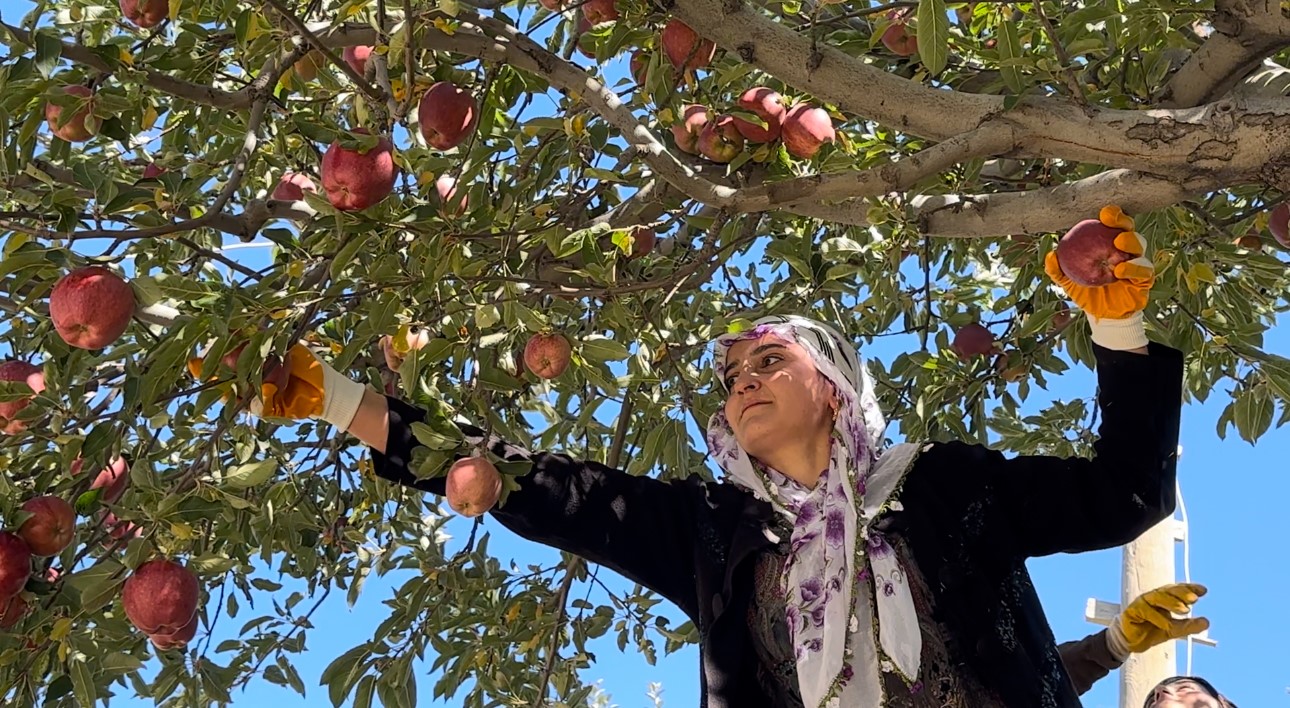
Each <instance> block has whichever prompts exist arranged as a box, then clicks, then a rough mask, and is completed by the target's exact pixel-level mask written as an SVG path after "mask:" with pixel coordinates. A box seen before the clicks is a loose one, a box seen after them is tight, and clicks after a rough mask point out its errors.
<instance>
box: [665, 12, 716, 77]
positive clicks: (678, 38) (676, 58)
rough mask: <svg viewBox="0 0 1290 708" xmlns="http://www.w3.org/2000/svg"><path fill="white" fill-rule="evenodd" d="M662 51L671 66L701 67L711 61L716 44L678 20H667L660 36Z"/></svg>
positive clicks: (680, 67) (714, 54) (683, 67)
mask: <svg viewBox="0 0 1290 708" xmlns="http://www.w3.org/2000/svg"><path fill="white" fill-rule="evenodd" d="M660 43H661V44H662V45H663V53H664V54H666V55H667V60H668V61H670V62H672V66H674V67H676V68H677V69H680V70H682V71H685V70H694V69H702V68H703V67H705V66H707V65H709V64H711V63H712V58H713V57H714V56H716V53H717V45H716V44H714V43H713V42H712V41H711V40H707V39H703V38H702V37H700V36H699V35H698V33H697V32H695V31H694V30H692V29H690V26H689V25H687V24H685V23H684V22H682V21H680V20H668V23H667V24H666V25H665V26H664V27H663V34H662V36H661V38H660Z"/></svg>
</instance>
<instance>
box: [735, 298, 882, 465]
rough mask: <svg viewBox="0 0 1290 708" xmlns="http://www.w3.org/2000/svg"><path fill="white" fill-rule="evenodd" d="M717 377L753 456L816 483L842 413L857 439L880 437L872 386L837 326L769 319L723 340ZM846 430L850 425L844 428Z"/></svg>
mask: <svg viewBox="0 0 1290 708" xmlns="http://www.w3.org/2000/svg"><path fill="white" fill-rule="evenodd" d="M716 354H717V357H716V365H717V374H718V376H719V377H720V380H721V384H722V386H723V387H724V389H725V391H726V402H725V406H724V407H723V410H722V414H723V415H724V419H725V423H726V425H728V426H729V429H730V431H731V432H732V433H733V435H734V439H735V441H736V442H737V443H738V445H739V447H741V448H742V449H743V450H744V452H746V453H747V454H748V456H749V457H750V458H752V459H754V460H756V461H757V462H760V463H761V464H763V465H765V466H767V467H770V468H772V469H775V470H777V471H779V472H780V473H782V474H784V475H785V476H787V477H789V478H791V479H793V480H795V481H797V482H798V483H800V484H803V485H804V486H807V487H811V486H814V484H815V482H816V481H817V479H818V477H819V475H820V473H821V472H822V471H823V470H824V469H826V468H827V467H828V464H829V449H830V440H831V435H832V433H833V431H834V429H835V428H836V427H839V426H838V425H837V423H838V417H839V415H846V416H849V417H851V418H860V419H861V420H858V421H856V422H855V430H856V437H857V438H859V437H864V438H865V439H864V440H859V439H857V441H856V442H857V443H858V444H862V445H872V444H873V443H875V442H876V441H875V440H873V439H872V437H873V435H872V434H873V432H874V431H875V429H876V431H877V434H878V435H881V429H882V427H883V424H882V418H881V414H880V413H879V412H878V411H877V405H876V402H875V401H873V397H872V390H871V389H872V385H871V384H870V383H869V382H868V378H867V375H866V374H865V373H864V372H863V370H862V367H861V364H860V362H859V359H858V357H857V355H856V351H855V349H854V347H853V345H852V344H851V343H850V342H848V341H847V340H846V339H845V338H844V337H843V336H842V335H841V334H840V333H838V332H837V331H836V330H835V329H833V328H832V327H830V326H828V325H825V324H822V323H819V322H816V321H814V320H808V319H805V318H799V317H792V316H789V317H765V318H762V319H760V320H758V321H757V323H756V325H755V326H754V327H753V328H752V329H750V330H747V331H744V332H740V333H738V334H734V335H728V336H724V337H721V338H719V340H718V343H717V352H716ZM843 427H845V426H843Z"/></svg>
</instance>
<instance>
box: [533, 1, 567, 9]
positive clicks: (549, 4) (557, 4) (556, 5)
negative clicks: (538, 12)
mask: <svg viewBox="0 0 1290 708" xmlns="http://www.w3.org/2000/svg"><path fill="white" fill-rule="evenodd" d="M538 1H539V2H541V3H542V7H545V8H546V9H548V10H550V11H551V12H559V11H561V10H563V9H564V0H538Z"/></svg>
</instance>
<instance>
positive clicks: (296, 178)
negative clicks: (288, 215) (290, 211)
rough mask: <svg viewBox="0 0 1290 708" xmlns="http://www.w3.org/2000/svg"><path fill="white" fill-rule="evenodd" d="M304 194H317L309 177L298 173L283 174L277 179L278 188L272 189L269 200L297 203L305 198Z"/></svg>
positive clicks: (315, 186)
mask: <svg viewBox="0 0 1290 708" xmlns="http://www.w3.org/2000/svg"><path fill="white" fill-rule="evenodd" d="M305 192H314V193H317V192H318V186H317V185H315V184H314V181H313V180H312V179H310V178H309V175H307V174H303V173H300V172H283V173H282V177H280V178H279V179H278V186H276V187H274V188H273V194H272V195H270V197H271V198H273V199H277V200H278V201H280V202H298V201H301V200H302V199H304V198H305Z"/></svg>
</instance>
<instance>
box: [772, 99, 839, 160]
mask: <svg viewBox="0 0 1290 708" xmlns="http://www.w3.org/2000/svg"><path fill="white" fill-rule="evenodd" d="M780 137H781V138H783V140H784V147H786V148H788V153H789V154H790V155H792V156H793V157H798V158H801V159H804V160H809V159H810V158H812V157H815V153H817V152H819V151H820V146H821V145H823V144H824V143H831V142H833V141H834V139H836V137H837V135H836V133H834V131H833V119H832V118H830V117H829V113H828V111H826V110H824V109H823V108H819V107H817V106H812V105H811V104H809V103H799V104H797V105H795V106H793V107H792V108H790V109H788V113H787V114H786V115H785V116H784V127H783V129H782V130H781V131H780Z"/></svg>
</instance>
